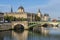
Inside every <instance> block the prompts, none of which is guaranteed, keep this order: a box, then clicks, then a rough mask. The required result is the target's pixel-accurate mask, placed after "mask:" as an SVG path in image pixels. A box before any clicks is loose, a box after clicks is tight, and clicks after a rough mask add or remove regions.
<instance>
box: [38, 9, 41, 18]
mask: <svg viewBox="0 0 60 40" xmlns="http://www.w3.org/2000/svg"><path fill="white" fill-rule="evenodd" d="M37 16H38V17H40V18H41V17H42V14H41V11H40V9H38V13H37Z"/></svg>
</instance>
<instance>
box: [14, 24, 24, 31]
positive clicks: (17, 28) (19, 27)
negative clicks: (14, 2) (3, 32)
mask: <svg viewBox="0 0 60 40" xmlns="http://www.w3.org/2000/svg"><path fill="white" fill-rule="evenodd" d="M14 29H15V30H24V26H23V25H22V24H17V25H15V26H14Z"/></svg>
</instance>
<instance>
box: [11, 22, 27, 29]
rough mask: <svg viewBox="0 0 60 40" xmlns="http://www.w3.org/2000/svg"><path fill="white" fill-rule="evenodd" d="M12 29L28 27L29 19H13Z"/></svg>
mask: <svg viewBox="0 0 60 40" xmlns="http://www.w3.org/2000/svg"><path fill="white" fill-rule="evenodd" d="M11 24H12V29H14V28H18V27H22V28H24V29H28V22H27V21H12V23H11Z"/></svg>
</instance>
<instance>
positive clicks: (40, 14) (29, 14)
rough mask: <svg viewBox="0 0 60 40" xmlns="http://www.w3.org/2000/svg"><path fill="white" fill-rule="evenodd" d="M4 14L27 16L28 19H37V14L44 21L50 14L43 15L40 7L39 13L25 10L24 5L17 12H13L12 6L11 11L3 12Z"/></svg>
mask: <svg viewBox="0 0 60 40" xmlns="http://www.w3.org/2000/svg"><path fill="white" fill-rule="evenodd" d="M3 15H4V16H13V17H16V18H26V19H27V21H36V16H38V17H39V19H40V20H42V21H48V19H49V16H48V15H47V14H46V15H42V13H41V11H40V9H38V12H37V13H29V12H25V10H24V8H23V7H22V6H20V7H19V8H18V10H17V12H13V10H12V8H11V12H6V13H4V14H3Z"/></svg>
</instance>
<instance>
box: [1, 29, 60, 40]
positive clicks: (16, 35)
mask: <svg viewBox="0 0 60 40" xmlns="http://www.w3.org/2000/svg"><path fill="white" fill-rule="evenodd" d="M0 40H60V35H48V34H40V33H35V32H31V31H27V30H24V31H2V32H0Z"/></svg>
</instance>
